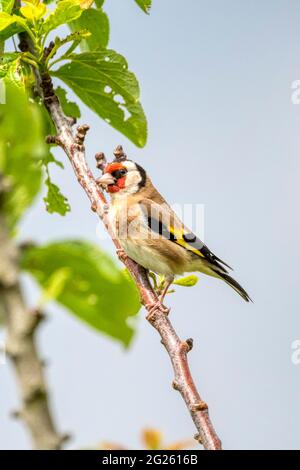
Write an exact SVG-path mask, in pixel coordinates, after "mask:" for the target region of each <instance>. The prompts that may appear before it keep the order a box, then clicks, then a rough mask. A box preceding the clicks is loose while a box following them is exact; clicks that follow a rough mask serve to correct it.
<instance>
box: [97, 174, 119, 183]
mask: <svg viewBox="0 0 300 470" xmlns="http://www.w3.org/2000/svg"><path fill="white" fill-rule="evenodd" d="M115 182H116V180H115V178H114V177H113V176H112V175H111V174H110V173H104V175H102V176H101V178H98V179H97V184H100V185H102V186H108V185H110V184H114V183H115Z"/></svg>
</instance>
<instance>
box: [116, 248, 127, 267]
mask: <svg viewBox="0 0 300 470" xmlns="http://www.w3.org/2000/svg"><path fill="white" fill-rule="evenodd" d="M116 253H117V255H118V258H119V260H120V261H122V263H126V261H127V259H128V256H127V253H126V251H125V250H123V248H118V249H117V250H116Z"/></svg>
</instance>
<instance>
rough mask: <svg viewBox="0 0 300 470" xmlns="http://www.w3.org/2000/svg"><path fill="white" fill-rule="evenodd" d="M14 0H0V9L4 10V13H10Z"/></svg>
mask: <svg viewBox="0 0 300 470" xmlns="http://www.w3.org/2000/svg"><path fill="white" fill-rule="evenodd" d="M14 3H15V0H1V1H0V11H5V12H6V13H11V11H12V9H13V6H14Z"/></svg>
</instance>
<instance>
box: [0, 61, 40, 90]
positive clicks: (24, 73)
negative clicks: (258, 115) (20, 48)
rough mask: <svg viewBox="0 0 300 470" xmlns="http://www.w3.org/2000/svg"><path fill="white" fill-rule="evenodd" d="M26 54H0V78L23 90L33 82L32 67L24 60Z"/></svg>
mask: <svg viewBox="0 0 300 470" xmlns="http://www.w3.org/2000/svg"><path fill="white" fill-rule="evenodd" d="M25 60H26V54H23V53H19V52H12V53H5V54H2V55H1V56H0V78H5V80H6V82H10V83H13V84H15V85H17V86H18V87H20V88H23V89H24V90H25V89H26V88H30V87H31V86H32V85H33V84H34V75H33V73H32V68H31V67H30V65H29V64H28V63H27V62H25Z"/></svg>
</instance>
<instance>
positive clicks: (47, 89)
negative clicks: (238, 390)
mask: <svg viewBox="0 0 300 470" xmlns="http://www.w3.org/2000/svg"><path fill="white" fill-rule="evenodd" d="M39 84H40V87H39V88H40V94H41V97H42V99H43V100H44V103H45V105H46V108H47V109H48V112H49V114H50V116H51V118H52V120H53V122H54V124H55V127H56V130H57V136H55V137H53V136H50V137H48V139H47V140H48V142H49V143H56V144H58V145H60V146H61V147H62V148H63V150H64V151H65V153H66V155H67V156H68V158H69V160H70V162H71V165H72V167H73V170H74V172H75V175H76V177H77V180H78V182H79V183H80V184H81V186H82V188H83V189H84V191H85V193H86V194H87V196H88V198H89V200H90V202H91V207H92V210H93V211H94V212H96V213H97V214H98V216H99V217H100V219H101V220H102V221H103V222H104V224H105V227H106V229H107V230H108V232H109V234H110V236H111V238H112V240H113V242H114V245H115V247H116V250H117V253H122V249H121V245H120V243H119V241H118V240H117V239H116V237H115V236H114V231H113V228H112V227H111V225H110V222H109V220H108V217H107V212H108V204H107V201H106V198H105V196H104V194H103V192H102V191H101V189H100V188H99V186H98V185H97V182H96V180H95V178H94V177H93V175H92V172H91V170H90V168H89V167H88V165H87V162H86V158H85V148H84V139H85V135H86V133H87V131H88V129H89V127H88V126H79V127H78V128H77V133H73V130H72V123H71V122H70V119H69V118H67V117H66V116H65V115H64V113H63V111H62V108H61V106H60V103H59V100H58V98H57V97H56V95H55V93H54V90H53V86H52V81H51V78H50V76H49V75H47V74H44V75H43V76H42V77H40V79H39ZM115 156H116V157H117V158H119V159H125V158H126V156H125V154H124V153H123V152H122V148H121V147H118V148H117V150H116V153H115ZM96 158H97V162H98V165H97V166H98V168H100V169H103V166H104V164H105V157H104V155H103V154H97V156H96ZM121 260H122V261H123V262H124V264H125V265H126V267H127V269H128V270H129V272H130V273H131V275H132V277H133V278H134V280H135V282H136V285H137V287H138V289H139V292H140V295H141V302H142V304H143V305H144V306H145V307H146V309H147V310H148V317H147V319H148V320H149V322H150V323H151V325H152V326H153V327H154V328H155V329H156V330H157V331H158V333H159V334H160V336H161V339H162V343H163V345H164V346H165V348H166V350H167V352H168V354H169V356H170V359H171V362H172V365H173V369H174V373H175V380H174V382H173V386H174V388H175V389H176V390H178V391H179V392H180V393H181V395H182V397H183V399H184V401H185V403H186V405H187V407H188V410H189V412H190V414H191V417H192V419H193V421H194V423H195V426H196V429H197V435H196V436H195V438H196V439H197V440H198V441H199V442H201V443H202V444H203V446H204V448H205V449H210V450H219V449H221V441H220V439H219V438H218V436H217V434H216V432H215V430H214V428H213V425H212V423H211V421H210V418H209V414H208V407H207V405H206V404H205V403H204V402H203V401H202V399H201V397H200V395H199V393H198V391H197V388H196V386H195V384H194V381H193V379H192V375H191V372H190V369H189V365H188V361H187V353H188V352H189V351H190V349H191V346H192V341H191V340H188V341H185V342H184V341H181V340H180V338H179V337H178V335H177V334H176V332H175V330H174V328H173V326H172V324H171V322H170V320H169V318H168V317H167V316H166V314H165V308H164V307H163V305H162V304H161V303H160V302H159V299H158V296H157V294H156V293H155V292H154V290H153V288H152V286H151V284H150V282H149V278H148V275H147V272H146V271H145V269H144V268H142V267H141V266H139V265H138V264H136V263H135V262H134V261H132V260H131V259H130V258H128V257H122V256H121Z"/></svg>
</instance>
